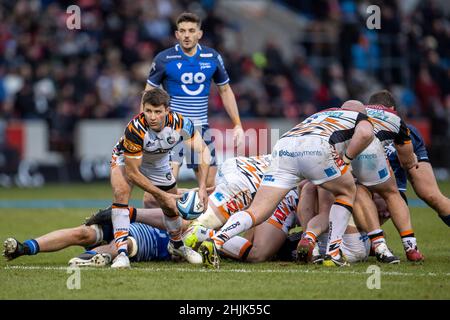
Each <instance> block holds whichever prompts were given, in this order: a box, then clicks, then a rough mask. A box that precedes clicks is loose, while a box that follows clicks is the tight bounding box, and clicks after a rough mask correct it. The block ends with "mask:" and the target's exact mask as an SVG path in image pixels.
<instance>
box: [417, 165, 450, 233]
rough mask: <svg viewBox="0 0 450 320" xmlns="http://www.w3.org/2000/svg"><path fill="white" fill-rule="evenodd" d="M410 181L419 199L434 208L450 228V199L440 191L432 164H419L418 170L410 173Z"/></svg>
mask: <svg viewBox="0 0 450 320" xmlns="http://www.w3.org/2000/svg"><path fill="white" fill-rule="evenodd" d="M409 181H410V182H411V185H412V187H413V188H414V191H415V192H416V194H417V195H418V196H419V198H420V199H422V200H423V201H425V202H426V203H427V204H428V205H429V206H430V207H431V208H433V210H434V211H436V212H437V213H438V214H439V217H440V218H441V219H442V221H444V223H445V224H447V225H448V226H450V199H449V198H447V197H446V196H444V195H443V194H442V192H441V190H440V189H439V186H438V184H437V182H436V177H435V176H434V173H433V168H432V167H431V164H430V163H428V162H424V161H422V162H419V167H418V168H413V169H411V170H410V171H409Z"/></svg>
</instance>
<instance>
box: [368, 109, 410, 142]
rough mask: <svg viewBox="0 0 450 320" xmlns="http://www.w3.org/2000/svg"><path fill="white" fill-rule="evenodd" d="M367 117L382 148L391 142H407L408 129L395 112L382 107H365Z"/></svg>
mask: <svg viewBox="0 0 450 320" xmlns="http://www.w3.org/2000/svg"><path fill="white" fill-rule="evenodd" d="M366 110H367V116H368V117H369V119H370V121H371V122H372V124H373V127H374V132H375V136H376V137H377V138H378V140H380V141H381V142H382V143H383V145H384V146H387V145H389V144H390V143H391V142H392V141H394V142H395V143H397V144H403V143H405V142H406V141H409V140H410V138H409V129H408V128H407V126H406V123H405V122H404V121H403V120H402V119H401V118H400V117H399V116H398V114H397V112H395V111H394V110H391V109H389V108H386V107H384V106H382V105H366Z"/></svg>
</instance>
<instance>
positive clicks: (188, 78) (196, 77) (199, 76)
mask: <svg viewBox="0 0 450 320" xmlns="http://www.w3.org/2000/svg"><path fill="white" fill-rule="evenodd" d="M205 80H206V75H205V74H204V73H203V72H196V73H195V74H194V73H192V72H185V73H183V74H182V75H181V82H182V83H183V84H182V85H181V89H183V91H184V92H185V93H186V94H188V95H190V96H196V95H198V94H200V93H201V92H202V91H203V89H205V85H204V84H203V82H205ZM191 84H199V86H198V88H197V89H196V90H190V89H189V88H188V87H187V86H186V85H191Z"/></svg>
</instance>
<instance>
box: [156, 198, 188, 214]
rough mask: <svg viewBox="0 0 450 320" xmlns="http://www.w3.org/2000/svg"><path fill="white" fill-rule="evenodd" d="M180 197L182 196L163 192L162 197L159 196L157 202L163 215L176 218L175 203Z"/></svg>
mask: <svg viewBox="0 0 450 320" xmlns="http://www.w3.org/2000/svg"><path fill="white" fill-rule="evenodd" d="M181 197H182V195H178V194H171V193H167V192H164V195H161V197H159V199H157V200H159V205H160V206H161V209H162V210H163V212H164V213H167V215H169V216H176V215H178V209H177V203H176V201H177V200H178V199H180V198H181Z"/></svg>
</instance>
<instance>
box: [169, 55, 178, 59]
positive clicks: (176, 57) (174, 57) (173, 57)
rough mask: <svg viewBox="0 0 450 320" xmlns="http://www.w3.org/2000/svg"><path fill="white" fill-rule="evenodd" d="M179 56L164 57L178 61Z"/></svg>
mask: <svg viewBox="0 0 450 320" xmlns="http://www.w3.org/2000/svg"><path fill="white" fill-rule="evenodd" d="M180 58H181V56H180V55H173V56H166V59H180Z"/></svg>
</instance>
